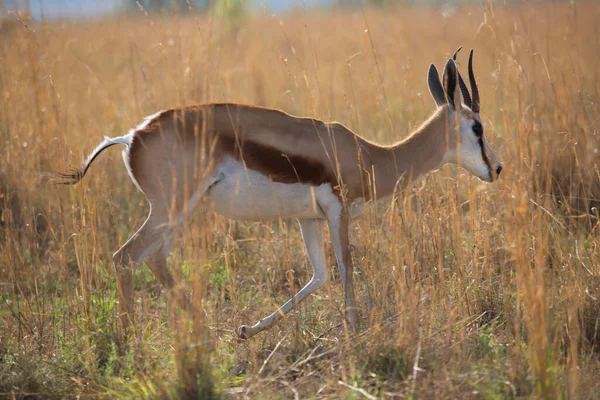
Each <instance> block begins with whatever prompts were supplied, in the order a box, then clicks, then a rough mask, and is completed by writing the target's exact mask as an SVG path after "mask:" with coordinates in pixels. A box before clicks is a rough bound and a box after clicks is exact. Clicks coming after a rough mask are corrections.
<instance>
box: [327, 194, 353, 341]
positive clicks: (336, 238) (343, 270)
mask: <svg viewBox="0 0 600 400" xmlns="http://www.w3.org/2000/svg"><path fill="white" fill-rule="evenodd" d="M325 212H326V214H327V223H328V224H329V232H330V234H331V243H332V245H333V249H334V251H335V258H336V259H337V262H338V268H339V271H340V275H341V277H342V283H343V285H344V292H345V294H346V307H347V310H348V321H349V322H350V326H351V327H352V330H354V332H357V322H358V317H357V313H356V310H357V308H356V297H355V295H354V280H353V273H354V267H353V266H352V255H351V254H350V240H349V239H348V233H349V224H350V219H349V215H348V210H347V209H346V208H345V207H343V205H342V203H341V202H338V203H334V204H331V206H330V207H328V208H327V209H326V210H325Z"/></svg>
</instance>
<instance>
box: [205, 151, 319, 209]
mask: <svg viewBox="0 0 600 400" xmlns="http://www.w3.org/2000/svg"><path fill="white" fill-rule="evenodd" d="M215 172H216V178H217V180H218V181H217V183H215V184H214V185H213V186H212V187H211V188H210V189H209V191H208V193H207V194H206V197H207V200H208V202H209V205H210V206H211V208H212V209H214V210H215V211H216V212H218V213H219V214H221V215H224V216H226V217H229V218H233V219H240V220H250V221H252V220H276V219H279V218H324V217H325V215H324V214H323V211H322V210H321V209H320V207H319V205H318V202H317V196H318V193H319V191H320V189H319V188H320V187H315V186H311V185H306V184H302V183H294V184H289V183H277V182H272V181H271V180H270V179H269V178H268V177H266V176H264V175H262V174H260V173H258V172H256V171H253V170H250V169H245V168H244V166H243V164H241V163H239V162H237V161H234V160H228V161H226V162H224V163H223V164H221V165H220V167H219V168H218V169H217V171H215ZM323 186H324V185H323ZM327 186H329V185H327Z"/></svg>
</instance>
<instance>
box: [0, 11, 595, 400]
mask: <svg viewBox="0 0 600 400" xmlns="http://www.w3.org/2000/svg"><path fill="white" fill-rule="evenodd" d="M445 11H449V12H447V13H446V14H445V15H444V14H443V13H442V11H441V10H440V9H439V8H419V7H413V8H411V7H398V8H388V9H365V10H364V12H363V11H361V9H360V8H359V9H343V10H335V11H327V12H316V11H304V10H302V9H300V10H298V11H296V12H293V13H291V14H289V15H286V16H283V17H274V16H271V15H268V14H266V13H259V14H258V15H255V16H247V17H244V16H239V15H238V16H237V17H236V18H228V16H227V14H223V13H221V14H219V13H209V14H207V15H203V16H197V17H196V16H181V15H167V16H164V15H163V16H161V15H152V14H151V13H150V14H148V15H144V13H142V12H140V13H139V15H137V16H129V17H120V18H112V19H106V20H99V21H89V22H65V23H62V22H61V23H58V22H55V23H48V24H43V25H42V24H31V23H29V22H27V21H22V22H23V23H19V22H16V23H12V24H10V23H9V24H4V25H3V28H2V29H3V31H2V32H1V33H0V65H1V68H0V98H1V101H0V137H1V143H2V146H1V148H0V213H1V220H0V293H1V296H2V298H1V303H0V317H1V318H0V392H2V393H3V395H5V396H8V397H13V395H14V396H16V397H21V396H23V397H24V396H26V395H31V396H37V397H40V398H41V397H45V396H76V395H80V396H83V397H98V396H99V397H123V398H127V397H132V398H133V397H136V398H137V397H150V398H164V397H172V398H183V397H185V398H194V397H196V398H208V397H210V396H213V397H220V396H221V397H225V398H239V397H248V398H292V397H295V398H362V397H367V398H383V397H386V398H387V397H389V398H392V397H399V398H402V397H411V398H423V399H426V398H456V397H459V396H460V397H461V398H597V397H598V396H600V380H599V379H598V376H599V374H600V349H599V346H600V326H599V323H600V319H599V318H600V303H599V301H600V249H599V248H598V246H599V245H600V228H599V227H598V223H599V222H600V212H599V211H598V208H597V207H598V203H599V201H600V173H599V170H598V166H597V162H596V160H598V157H599V155H598V148H600V79H599V77H600V63H599V62H598V54H600V32H599V28H598V21H600V6H599V5H598V4H596V3H594V2H589V3H585V2H581V3H580V2H573V3H571V4H561V3H553V4H550V3H548V4H545V3H535V4H522V5H513V6H504V5H500V4H496V5H494V4H488V3H485V4H484V5H474V6H463V7H460V8H458V9H456V10H448V9H446V10H445ZM453 11H454V12H453ZM459 45H463V46H465V47H467V48H470V47H473V48H474V49H475V71H476V75H477V77H478V82H479V86H480V91H481V95H482V116H483V119H484V122H485V132H486V133H485V134H486V135H487V138H488V141H489V142H490V145H491V146H492V148H493V149H494V150H495V152H496V154H497V155H498V157H499V158H500V159H501V160H502V161H503V163H504V171H503V173H502V175H501V177H500V180H499V181H498V182H496V183H494V184H485V183H482V182H481V181H479V180H477V179H476V178H473V177H471V176H469V175H468V173H467V172H466V171H464V170H462V169H459V168H457V167H450V166H448V167H444V168H443V169H442V170H440V171H438V172H437V173H434V174H432V175H430V176H428V177H427V178H426V179H425V180H424V181H423V182H422V183H419V184H417V185H414V186H413V187H411V188H410V189H409V190H407V191H406V192H404V193H403V195H402V196H401V197H400V198H398V199H397V201H395V202H393V203H388V204H380V205H377V206H376V207H372V208H370V209H369V210H368V211H367V212H366V213H365V214H363V216H361V217H359V218H356V219H355V220H354V221H353V227H352V235H351V241H352V243H353V246H354V252H353V256H354V262H355V267H356V268H355V269H356V275H355V283H356V286H357V290H358V299H359V304H360V307H361V315H362V322H361V330H362V331H363V333H362V334H361V335H360V336H358V337H351V336H349V334H348V331H347V328H346V326H345V323H344V314H343V310H344V304H343V290H342V287H341V282H340V279H339V276H338V274H337V271H336V268H335V259H334V257H333V251H332V249H331V246H330V244H329V243H328V244H327V253H328V257H329V258H328V260H329V261H328V262H329V264H330V265H331V269H330V271H331V272H330V274H331V277H332V279H331V280H330V283H329V284H328V285H327V286H326V287H325V289H323V290H322V291H320V292H318V293H317V294H316V295H314V296H312V297H311V298H309V299H307V300H306V301H305V302H304V303H302V304H301V306H299V307H298V308H297V310H295V311H293V312H292V313H291V314H290V315H289V317H288V318H286V319H284V320H282V321H281V323H279V325H277V326H276V327H275V328H273V329H272V330H270V331H268V332H264V333H261V334H259V335H258V336H257V337H255V338H253V339H251V340H249V341H245V342H238V341H237V340H236V339H235V334H234V329H235V328H236V327H237V326H239V325H240V324H242V323H254V322H256V321H257V320H258V319H260V318H261V317H263V316H264V315H266V314H268V313H270V312H272V311H273V310H274V309H275V307H276V306H278V305H280V304H282V303H283V302H284V301H285V300H287V299H288V298H290V297H291V295H292V294H293V293H294V292H295V291H296V290H298V289H299V287H301V285H303V284H304V283H305V282H307V281H308V279H309V278H310V268H309V267H308V265H307V262H308V261H307V258H306V256H305V254H304V250H303V247H302V242H301V238H300V234H299V230H298V227H297V224H296V223H295V222H293V221H281V222H277V223H241V222H235V221H229V220H226V219H224V218H221V217H218V216H215V215H213V214H212V213H206V212H203V211H202V210H200V209H198V210H197V211H196V212H195V213H194V214H193V218H192V221H191V222H190V224H188V225H186V228H185V230H184V232H183V233H182V238H181V240H179V241H178V242H177V244H176V246H175V247H174V250H173V251H172V252H171V255H170V257H169V264H170V266H171V268H172V270H173V271H174V273H175V274H176V275H177V276H180V277H183V278H184V283H183V285H184V288H185V289H186V290H187V291H188V292H189V293H190V295H191V296H192V298H193V301H194V303H195V304H197V305H201V307H199V308H201V309H203V310H204V311H205V314H204V313H202V312H199V311H198V313H197V315H195V316H194V318H193V319H189V318H188V317H187V316H186V315H184V314H182V313H181V312H180V310H178V309H177V308H176V307H175V306H172V305H171V303H168V302H167V295H166V294H165V293H164V292H163V291H162V290H161V287H160V285H159V284H158V283H157V281H156V280H155V278H154V277H153V276H152V274H151V273H150V271H149V269H148V268H147V267H145V266H143V265H142V266H140V267H139V268H138V269H137V270H136V292H135V296H136V297H135V298H136V311H137V314H136V327H137V329H136V334H135V337H134V338H132V339H131V341H130V345H129V346H128V347H125V346H123V343H122V341H120V340H119V336H118V334H117V318H116V310H117V306H116V304H115V302H116V297H117V296H116V282H115V276H114V273H113V266H112V260H111V256H112V253H113V252H114V251H115V250H116V249H118V248H119V246H120V245H121V244H123V243H124V241H125V240H126V239H127V238H128V237H129V236H130V235H131V234H132V233H133V232H134V231H135V230H136V229H137V228H138V227H139V226H140V225H141V223H142V222H143V220H144V218H145V216H146V215H147V212H148V207H147V205H146V202H145V199H144V198H143V196H142V195H141V193H140V192H139V191H138V190H137V189H136V187H135V186H134V184H133V183H132V182H131V180H130V178H129V176H128V175H127V172H126V170H125V168H124V167H123V164H122V160H121V155H120V151H117V150H115V149H110V150H107V151H106V152H105V153H103V155H102V157H101V158H100V159H99V160H98V161H96V163H95V164H94V165H93V167H92V168H91V170H90V172H89V174H88V175H87V176H86V178H85V179H84V180H83V182H82V183H81V184H79V185H78V186H74V187H66V186H55V185H53V184H52V182H51V180H50V179H49V174H48V173H50V172H55V171H59V170H62V169H64V168H66V167H69V166H75V165H78V163H79V162H80V160H81V159H82V157H83V156H84V155H86V154H87V153H88V152H89V151H90V150H91V149H92V148H93V147H94V146H95V145H96V144H97V143H99V142H100V140H101V139H102V137H103V135H107V136H118V135H122V134H124V133H125V132H127V130H128V129H129V128H131V127H133V126H135V125H137V124H138V123H139V122H140V121H141V120H142V118H143V117H144V116H146V115H149V114H152V113H154V112H156V111H157V110H160V109H162V108H167V107H171V106H174V105H185V104H193V103H202V102H209V101H234V102H243V103H252V104H259V105H264V106H269V107H276V108H281V109H283V110H285V111H287V112H289V113H292V114H296V115H303V116H312V117H317V118H322V119H326V120H337V121H340V122H342V123H344V124H345V125H346V126H348V127H349V128H351V129H353V130H354V131H355V132H357V133H359V134H361V135H363V136H365V137H367V138H370V139H373V140H376V141H378V142H381V143H391V142H394V141H397V140H399V139H401V138H403V137H405V136H406V135H407V134H408V133H409V132H410V131H411V130H412V129H414V128H415V127H417V126H418V124H419V123H420V122H422V121H423V120H424V119H426V118H427V116H428V115H429V114H430V113H431V112H432V111H433V109H434V103H433V100H432V99H431V98H430V96H429V93H428V89H427V86H426V79H425V77H426V71H427V68H428V66H429V64H430V63H432V62H433V63H436V64H437V65H438V67H441V66H443V63H444V62H445V60H446V59H447V58H448V57H449V56H450V55H451V54H452V53H453V52H454V50H455V49H456V48H457V47H458V46H459ZM466 55H467V54H466V52H465V53H464V54H462V55H461V56H460V58H459V64H460V65H461V66H462V71H463V72H465V71H466ZM123 349H125V351H124V352H123V351H122V350H123ZM11 393H12V394H11Z"/></svg>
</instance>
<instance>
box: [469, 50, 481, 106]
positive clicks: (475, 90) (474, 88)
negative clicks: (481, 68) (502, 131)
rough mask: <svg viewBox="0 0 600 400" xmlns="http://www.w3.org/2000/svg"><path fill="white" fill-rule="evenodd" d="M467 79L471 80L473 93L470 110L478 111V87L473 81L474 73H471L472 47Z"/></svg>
mask: <svg viewBox="0 0 600 400" xmlns="http://www.w3.org/2000/svg"><path fill="white" fill-rule="evenodd" d="M469 81H470V82H471V93H472V94H473V102H472V105H471V110H473V112H476V113H479V89H477V82H475V74H474V73H473V49H471V52H470V53H469Z"/></svg>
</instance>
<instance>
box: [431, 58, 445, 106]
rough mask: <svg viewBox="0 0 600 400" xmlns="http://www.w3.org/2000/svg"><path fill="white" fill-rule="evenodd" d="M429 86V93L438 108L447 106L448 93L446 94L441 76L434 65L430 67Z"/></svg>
mask: <svg viewBox="0 0 600 400" xmlns="http://www.w3.org/2000/svg"><path fill="white" fill-rule="evenodd" d="M427 85H428V86H429V93H431V96H432V97H433V101H435V104H436V105H437V106H438V107H441V106H443V105H444V104H446V93H444V88H443V87H442V82H440V75H439V74H438V71H437V68H435V65H433V64H431V65H430V66H429V72H428V73H427Z"/></svg>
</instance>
